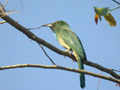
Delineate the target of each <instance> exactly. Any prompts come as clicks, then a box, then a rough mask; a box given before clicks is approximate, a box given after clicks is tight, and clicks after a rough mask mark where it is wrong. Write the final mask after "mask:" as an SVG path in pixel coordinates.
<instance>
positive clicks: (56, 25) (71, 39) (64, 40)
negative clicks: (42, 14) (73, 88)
mask: <svg viewBox="0 0 120 90" xmlns="http://www.w3.org/2000/svg"><path fill="white" fill-rule="evenodd" d="M42 26H48V27H49V28H50V29H51V30H52V31H53V32H54V33H55V34H56V38H57V40H58V41H59V43H60V44H61V45H62V46H63V47H64V48H66V50H67V51H72V53H73V55H74V56H75V58H76V60H77V64H78V67H79V69H82V70H83V69H84V65H83V61H84V60H86V54H85V51H84V48H83V45H82V43H81V41H80V39H79V38H78V36H77V35H76V34H75V33H74V32H72V31H71V29H70V26H69V25H68V24H67V23H66V22H65V21H62V20H60V21H56V22H53V23H50V24H45V25H42ZM80 87H81V88H84V87H85V75H84V73H81V74H80Z"/></svg>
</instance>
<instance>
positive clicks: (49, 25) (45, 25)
mask: <svg viewBox="0 0 120 90" xmlns="http://www.w3.org/2000/svg"><path fill="white" fill-rule="evenodd" d="M42 27H52V24H44V25H42Z"/></svg>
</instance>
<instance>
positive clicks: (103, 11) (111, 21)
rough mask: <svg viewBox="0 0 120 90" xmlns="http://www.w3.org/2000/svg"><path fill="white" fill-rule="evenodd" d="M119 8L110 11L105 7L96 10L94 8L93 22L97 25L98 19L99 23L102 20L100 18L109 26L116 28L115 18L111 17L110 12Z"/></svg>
mask: <svg viewBox="0 0 120 90" xmlns="http://www.w3.org/2000/svg"><path fill="white" fill-rule="evenodd" d="M119 8H120V6H118V7H116V8H112V9H109V8H107V7H105V8H97V7H94V11H95V13H96V14H95V22H96V24H97V23H98V19H100V21H101V20H102V18H101V17H102V16H103V17H104V18H105V20H106V21H107V22H108V23H109V25H110V26H116V24H117V23H116V20H115V18H114V17H113V16H112V14H111V12H112V11H114V10H116V9H119Z"/></svg>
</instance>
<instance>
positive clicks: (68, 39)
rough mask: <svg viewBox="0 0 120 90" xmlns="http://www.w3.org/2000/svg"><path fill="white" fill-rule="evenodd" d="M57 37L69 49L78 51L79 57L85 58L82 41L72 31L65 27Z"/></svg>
mask: <svg viewBox="0 0 120 90" xmlns="http://www.w3.org/2000/svg"><path fill="white" fill-rule="evenodd" d="M59 37H60V38H61V39H62V40H63V42H64V44H66V45H67V46H68V47H70V49H72V50H73V51H76V52H77V53H79V55H80V57H81V58H85V51H84V49H83V46H82V43H81V41H80V39H79V38H78V36H77V35H76V34H75V33H74V32H72V31H70V30H66V29H65V30H63V31H62V32H60V34H59ZM64 47H65V46H64Z"/></svg>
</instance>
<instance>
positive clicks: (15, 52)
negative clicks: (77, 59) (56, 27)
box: [0, 0, 120, 90]
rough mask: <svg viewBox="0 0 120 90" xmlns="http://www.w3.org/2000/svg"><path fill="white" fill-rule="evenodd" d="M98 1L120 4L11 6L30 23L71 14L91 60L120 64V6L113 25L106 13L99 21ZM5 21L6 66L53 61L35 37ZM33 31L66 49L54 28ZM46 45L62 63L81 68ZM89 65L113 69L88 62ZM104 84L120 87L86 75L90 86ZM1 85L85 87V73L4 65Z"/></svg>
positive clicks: (10, 89) (22, 1) (39, 0)
mask: <svg viewBox="0 0 120 90" xmlns="http://www.w3.org/2000/svg"><path fill="white" fill-rule="evenodd" d="M0 1H2V2H3V3H4V1H3V0H0ZM118 1H119V0H118ZM119 2H120V1H119ZM94 6H97V7H110V8H113V7H116V6H117V4H116V3H114V2H112V1H111V0H9V2H8V5H7V6H6V9H7V10H17V11H18V13H15V14H12V15H10V16H11V17H12V18H13V19H14V20H16V21H17V22H19V23H20V24H22V25H23V26H25V27H27V28H31V27H37V26H40V25H42V24H47V23H50V22H54V21H57V20H65V21H66V22H68V24H70V27H71V29H72V30H73V32H75V33H76V34H77V35H78V36H79V38H80V39H81V42H82V44H83V46H84V48H85V51H86V55H87V58H88V60H90V61H93V62H96V63H98V64H101V65H102V66H105V67H107V68H113V69H117V70H120V56H119V54H120V40H119V38H120V9H118V10H116V11H113V12H112V14H113V16H114V17H115V19H116V20H117V26H116V27H110V26H109V24H108V23H107V22H106V21H105V20H104V19H102V21H101V22H99V23H98V25H96V24H95V22H94V14H95V13H94V9H93V7H94ZM1 20H2V19H1ZM0 27H1V28H0V43H1V44H0V61H1V62H0V66H4V65H14V64H41V65H51V62H50V61H49V60H48V58H47V57H46V56H45V55H44V54H43V52H42V50H41V49H40V47H39V45H38V44H36V43H35V42H34V41H32V40H30V39H28V38H27V37H26V36H25V35H24V34H23V33H21V32H19V31H18V30H16V29H15V28H14V27H12V26H11V25H9V24H7V23H6V24H2V25H0ZM32 32H33V33H34V34H35V35H37V36H38V37H40V38H42V39H44V40H46V41H48V42H49V43H51V44H53V45H55V46H56V47H58V48H60V49H62V50H64V48H63V47H62V46H60V45H59V43H58V42H57V41H56V38H55V35H54V33H53V32H52V31H51V30H50V29H49V28H41V29H40V30H34V31H32ZM45 50H46V51H47V53H48V54H49V56H51V58H52V59H53V60H54V61H55V63H56V64H58V65H61V66H65V67H70V68H76V69H77V67H78V66H77V64H76V63H74V62H72V60H71V59H70V58H67V57H64V56H61V55H59V54H56V53H55V52H53V51H51V50H49V49H47V48H45ZM85 70H87V71H90V72H94V73H98V74H102V75H108V74H106V73H103V72H101V71H99V70H96V69H94V68H92V67H89V66H86V65H85ZM108 76H109V75H108ZM98 85H99V90H108V89H109V90H120V87H116V86H115V83H113V82H110V81H107V80H103V79H99V78H95V77H92V76H88V75H86V88H85V89H84V90H97V87H98ZM0 90H81V88H80V84H79V74H76V73H72V72H67V71H60V70H50V69H49V70H46V69H38V68H20V69H11V70H3V71H0Z"/></svg>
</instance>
